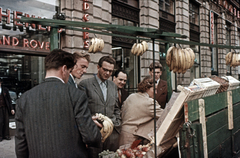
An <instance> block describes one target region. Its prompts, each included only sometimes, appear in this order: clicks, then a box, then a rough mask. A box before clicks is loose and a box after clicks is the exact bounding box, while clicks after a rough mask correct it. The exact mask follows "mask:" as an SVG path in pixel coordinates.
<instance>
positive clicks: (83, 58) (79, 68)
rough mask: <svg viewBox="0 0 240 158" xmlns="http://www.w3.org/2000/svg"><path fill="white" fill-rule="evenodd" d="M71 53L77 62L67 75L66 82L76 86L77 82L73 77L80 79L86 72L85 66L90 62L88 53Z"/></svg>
mask: <svg viewBox="0 0 240 158" xmlns="http://www.w3.org/2000/svg"><path fill="white" fill-rule="evenodd" d="M73 55H74V58H75V60H76V61H77V63H76V65H75V66H74V68H73V70H72V72H71V74H70V76H69V79H68V84H70V85H73V86H75V87H76V88H77V84H76V82H75V80H74V79H75V78H77V79H80V78H81V77H82V76H83V75H84V74H85V73H87V68H88V65H89V62H90V55H89V54H87V53H85V52H84V51H82V52H75V53H73Z"/></svg>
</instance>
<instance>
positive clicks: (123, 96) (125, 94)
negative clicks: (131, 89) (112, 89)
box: [118, 88, 129, 109]
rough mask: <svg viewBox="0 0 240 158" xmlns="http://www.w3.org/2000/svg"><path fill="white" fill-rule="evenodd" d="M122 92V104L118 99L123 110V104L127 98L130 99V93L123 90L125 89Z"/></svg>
mask: <svg viewBox="0 0 240 158" xmlns="http://www.w3.org/2000/svg"><path fill="white" fill-rule="evenodd" d="M120 91H121V102H120V101H119V99H118V106H119V108H120V109H121V108H122V104H123V102H124V101H125V100H126V99H127V97H128V95H129V94H128V91H126V90H125V89H123V88H121V89H120Z"/></svg>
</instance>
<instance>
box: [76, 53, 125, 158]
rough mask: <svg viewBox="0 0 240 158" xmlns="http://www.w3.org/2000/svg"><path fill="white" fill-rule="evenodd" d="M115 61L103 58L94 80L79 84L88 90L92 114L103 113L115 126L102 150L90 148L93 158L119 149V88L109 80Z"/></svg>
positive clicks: (106, 57) (90, 79)
mask: <svg viewBox="0 0 240 158" xmlns="http://www.w3.org/2000/svg"><path fill="white" fill-rule="evenodd" d="M114 65H115V60H114V59H113V58H112V57H110V56H103V57H102V58H101V59H100V60H99V62H98V66H97V68H98V73H97V75H96V76H94V77H93V78H89V79H85V80H83V81H81V82H80V83H79V87H82V88H83V89H85V90H86V93H87V96H88V99H89V103H88V107H89V109H90V111H91V113H92V115H95V114H96V113H102V114H103V115H105V116H107V117H109V118H110V119H111V120H112V122H113V124H114V130H113V133H112V134H111V135H110V136H109V137H108V138H107V139H106V140H105V142H104V143H103V144H102V147H101V148H89V153H91V155H90V156H89V157H91V158H97V157H98V153H100V152H101V151H102V150H107V149H109V150H110V151H116V149H118V139H119V134H120V126H121V117H120V109H119V107H118V97H117V86H116V85H115V84H114V83H113V82H112V81H110V80H108V79H109V77H110V76H111V75H112V72H113V69H114Z"/></svg>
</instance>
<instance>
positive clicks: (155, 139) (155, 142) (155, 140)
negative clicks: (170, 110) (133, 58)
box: [152, 38, 157, 158]
mask: <svg viewBox="0 0 240 158" xmlns="http://www.w3.org/2000/svg"><path fill="white" fill-rule="evenodd" d="M152 41H153V82H154V83H155V64H154V62H155V44H154V43H155V39H154V38H153V39H152ZM153 91H154V95H153V96H154V97H153V99H154V153H155V158H157V134H156V133H157V129H156V94H155V91H156V87H155V84H154V86H153Z"/></svg>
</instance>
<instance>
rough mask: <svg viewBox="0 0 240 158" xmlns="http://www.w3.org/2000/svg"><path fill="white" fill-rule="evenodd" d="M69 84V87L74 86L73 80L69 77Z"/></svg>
mask: <svg viewBox="0 0 240 158" xmlns="http://www.w3.org/2000/svg"><path fill="white" fill-rule="evenodd" d="M69 83H70V84H71V85H74V86H75V83H74V81H73V78H72V77H71V76H69Z"/></svg>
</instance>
